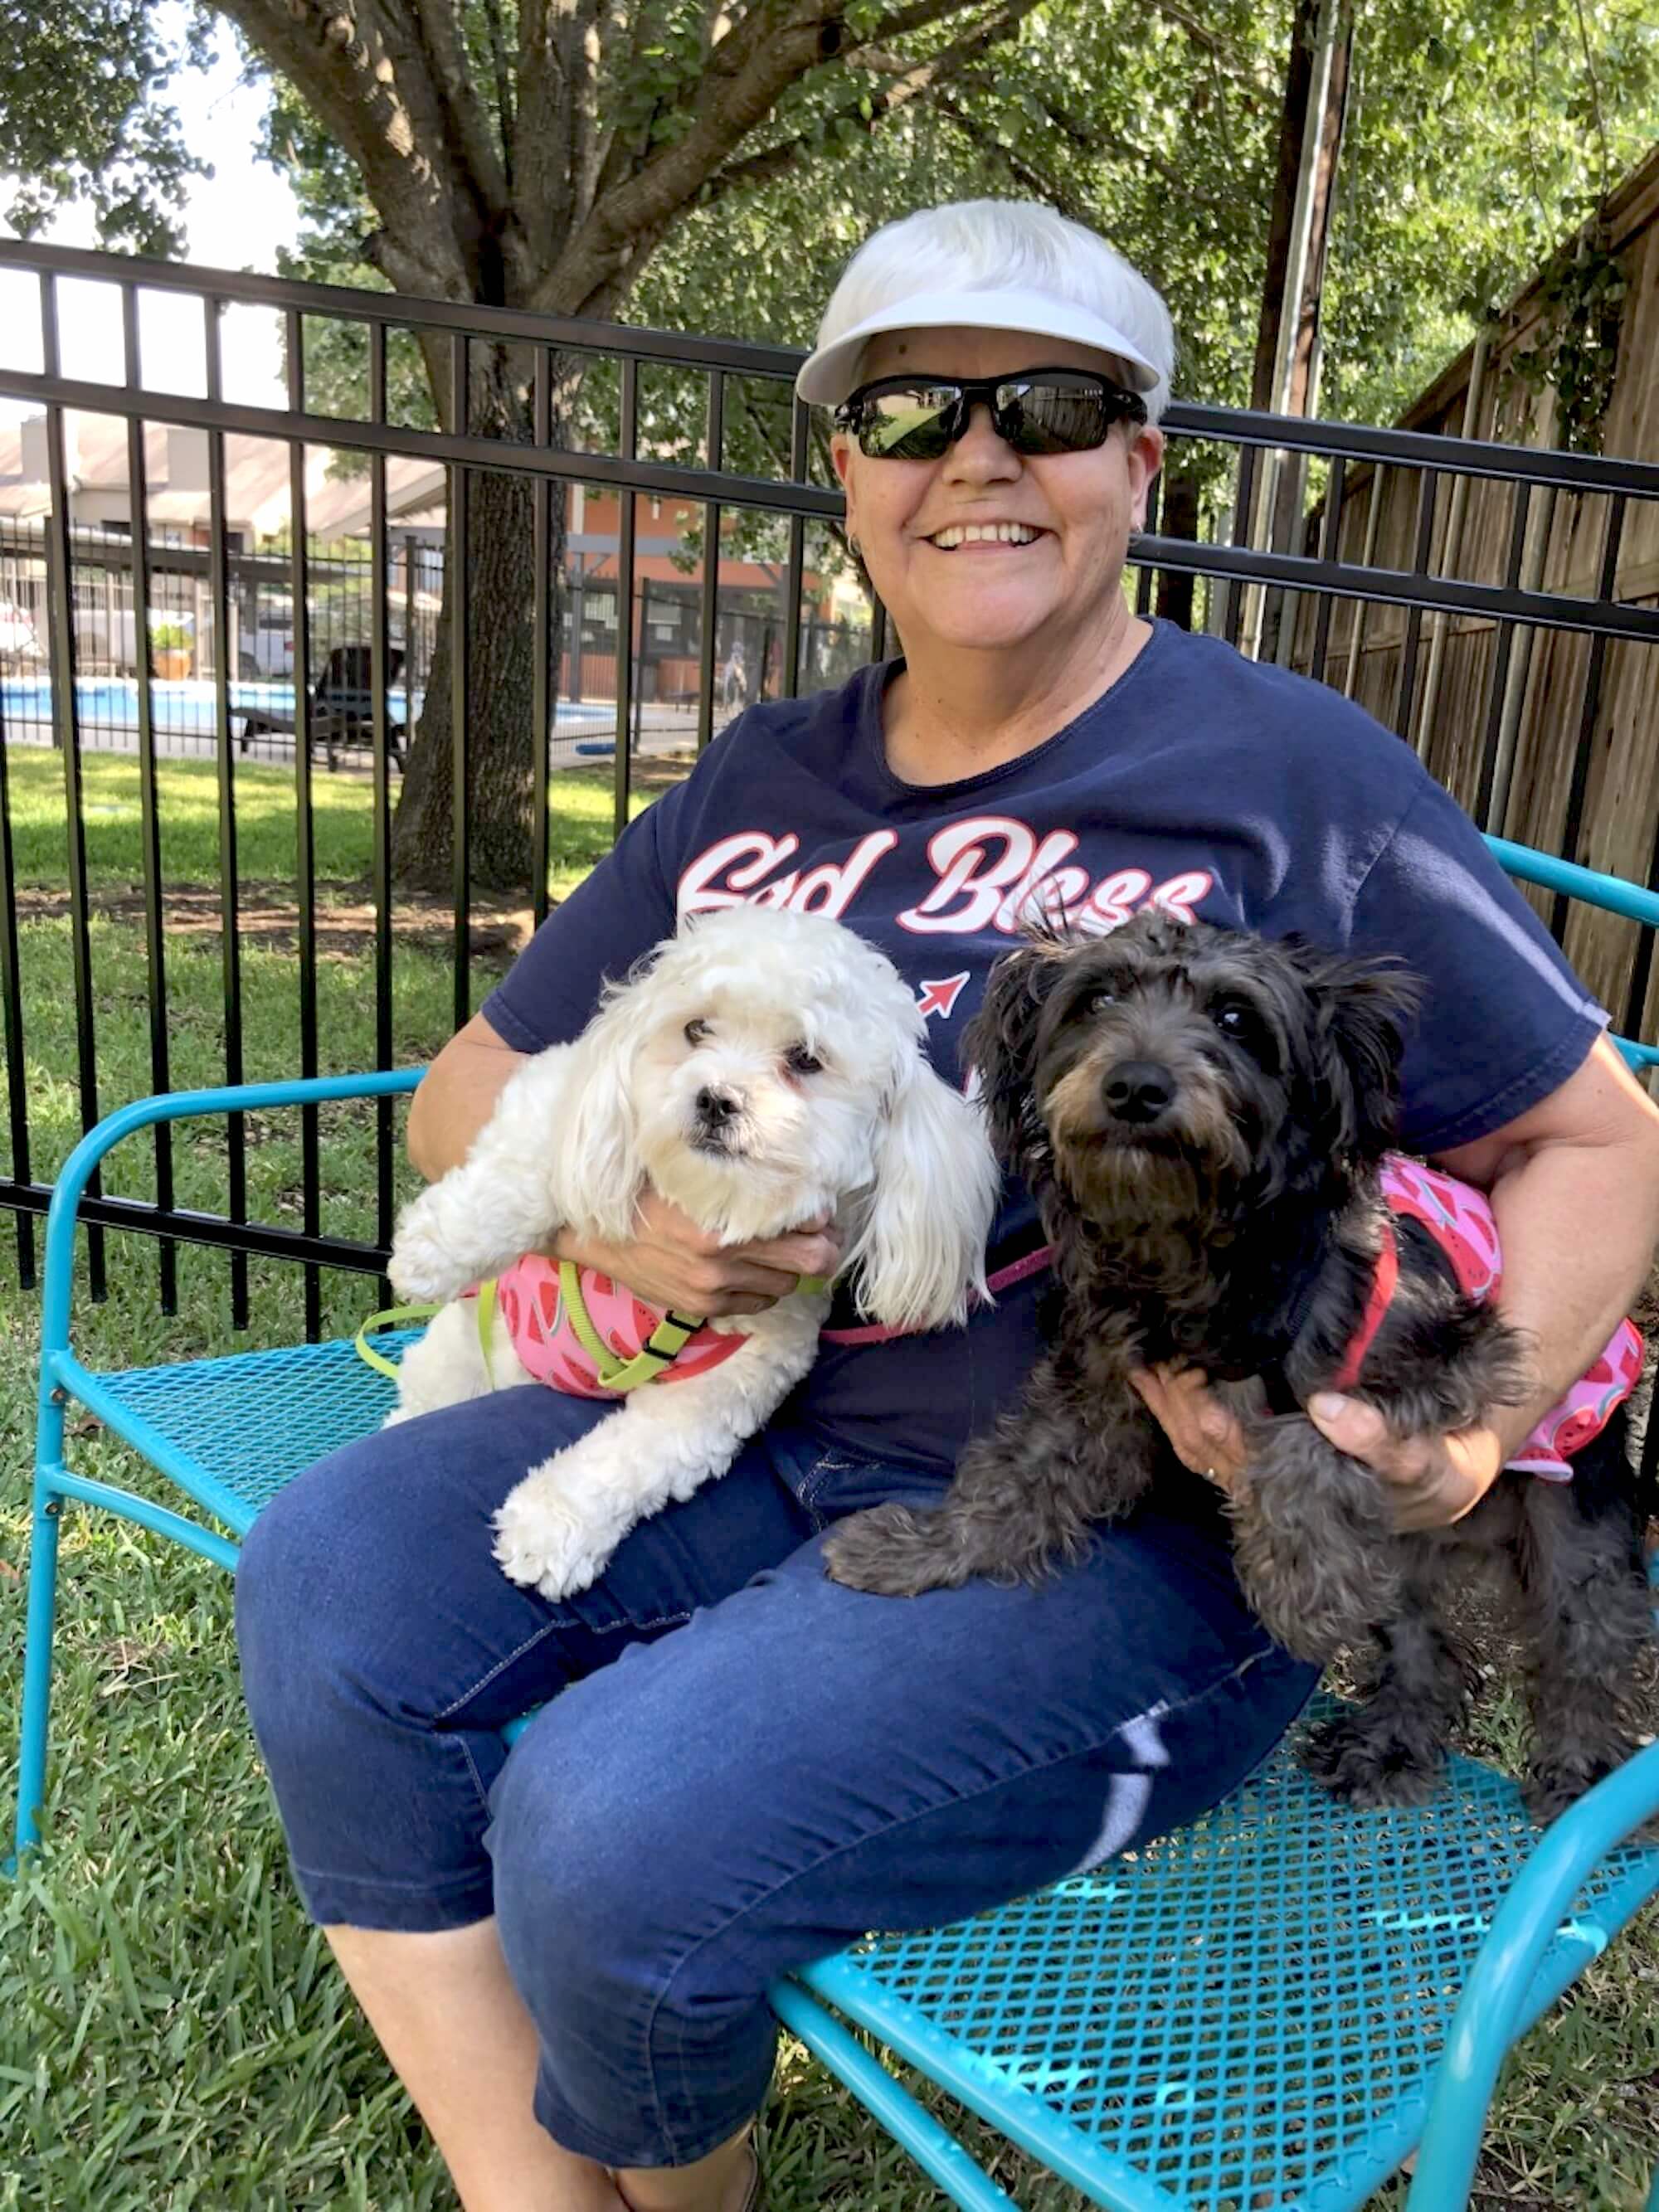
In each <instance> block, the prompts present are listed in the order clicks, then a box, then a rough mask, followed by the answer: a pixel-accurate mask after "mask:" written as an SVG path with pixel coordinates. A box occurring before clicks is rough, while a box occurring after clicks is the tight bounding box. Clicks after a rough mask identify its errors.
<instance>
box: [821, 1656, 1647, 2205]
mask: <svg viewBox="0 0 1659 2212" xmlns="http://www.w3.org/2000/svg"><path fill="white" fill-rule="evenodd" d="M1335 1710H1337V1707H1336V1706H1335V1705H1334V1701H1333V1700H1331V1699H1321V1700H1320V1701H1319V1702H1318V1705H1316V1708H1315V1713H1314V1717H1318V1715H1319V1713H1320V1711H1325V1712H1330V1711H1335ZM1537 1841H1538V1830H1537V1828H1536V1827H1535V1826H1534V1824H1533V1822H1532V1820H1530V1819H1529V1818H1528V1814H1527V1812H1526V1810H1525V1808H1524V1807H1523V1806H1522V1802H1521V1798H1520V1795H1519V1793H1518V1791H1517V1790H1516V1789H1515V1787H1514V1785H1513V1784H1510V1782H1508V1781H1506V1780H1505V1779H1504V1778H1503V1777H1502V1776H1501V1775H1498V1774H1496V1773H1494V1772H1493V1771H1492V1769H1490V1768H1489V1767H1486V1766H1484V1765H1481V1764H1480V1763H1479V1762H1478V1761H1477V1760H1474V1759H1456V1760H1455V1761H1454V1762H1453V1763H1452V1771H1451V1776H1450V1780H1449V1786H1448V1787H1447V1788H1445V1789H1443V1790H1440V1791H1439V1792H1438V1793H1437V1796H1435V1798H1434V1801H1433V1802H1432V1803H1431V1805H1429V1806H1428V1807H1426V1808H1424V1809H1423V1810H1420V1811H1412V1812H1403V1811H1395V1812H1387V1813H1354V1812H1351V1811H1348V1810H1346V1808H1342V1807H1340V1806H1338V1805H1335V1804H1334V1802H1332V1800H1331V1799H1330V1798H1329V1797H1328V1796H1326V1794H1325V1793H1324V1792H1323V1791H1322V1790H1318V1789H1316V1787H1315V1786H1314V1784H1311V1783H1310V1781H1309V1780H1308V1779H1307V1778H1306V1777H1305V1776H1304V1774H1303V1773H1302V1771H1301V1770H1300V1768H1299V1767H1298V1765H1297V1762H1296V1759H1295V1756H1294V1753H1293V1752H1292V1751H1291V1749H1290V1747H1288V1745H1287V1746H1283V1747H1280V1749H1279V1752H1278V1753H1276V1754H1275V1756H1274V1757H1273V1759H1272V1760H1271V1761H1270V1762H1269V1763H1268V1764H1267V1765H1266V1766H1265V1767H1264V1768H1263V1769H1262V1770H1261V1771H1260V1772H1259V1773H1258V1774H1257V1775H1256V1776H1255V1778H1253V1779H1252V1780H1250V1781H1249V1782H1248V1783H1246V1784H1244V1785H1243V1787H1242V1788H1241V1789H1239V1790H1236V1791H1235V1792H1234V1793H1233V1795H1232V1796H1231V1797H1229V1798H1228V1799H1227V1800H1226V1801H1225V1803H1223V1804H1222V1805H1220V1806H1218V1808H1216V1810H1215V1811H1214V1812H1213V1813H1212V1814H1209V1815H1208V1817H1207V1818H1206V1819H1204V1820H1200V1821H1198V1822H1197V1823H1195V1824H1194V1826H1192V1827H1190V1828H1188V1829H1185V1830H1182V1831H1181V1832H1178V1833H1176V1834H1175V1835H1173V1836H1170V1837H1167V1838H1164V1840H1163V1841H1162V1842H1160V1843H1158V1844H1153V1845H1152V1846H1151V1847H1150V1848H1148V1849H1146V1850H1141V1851H1139V1852H1136V1853H1135V1854H1134V1855H1133V1857H1125V1858H1121V1859H1118V1860H1115V1861H1114V1862H1113V1863H1111V1864H1110V1865H1109V1866H1107V1867H1103V1868H1102V1869H1101V1870H1100V1871H1099V1872H1098V1873H1097V1874H1090V1875H1082V1876H1080V1877H1079V1878H1077V1879H1076V1880H1073V1881H1066V1882H1061V1883H1060V1884H1059V1885H1058V1886H1056V1887H1054V1888H1052V1889H1048V1890H1045V1891H1042V1892H1039V1893H1037V1894H1036V1895H1035V1896H1032V1897H1029V1898H1025V1899H1022V1900H1021V1901H1020V1902H1019V1903H1018V1904H1015V1905H1006V1906H1004V1907H1002V1908H1000V1910H999V1911H994V1912H991V1913H987V1914H985V1915H984V1916H982V1917H981V1918H979V1919H976V1920H971V1921H966V1922H963V1923H960V1924H959V1925H957V1926H956V1927H953V1928H945V1929H937V1930H934V1931H933V1932H932V1933H929V1934H926V1935H921V1936H883V1937H876V1938H872V1939H871V1940H870V1941H869V1942H865V1943H861V1944H858V1945H855V1946H854V1948H852V1949H850V1950H848V1951H847V1952H844V1953H843V1954H841V1955H840V1956H839V1957H837V1958H835V1959H830V1960H825V1961H824V1962H823V1964H821V1965H819V1966H811V1967H809V1968H807V1969H806V1970H805V1972H803V1973H802V1975H801V1976H800V1978H801V1979H802V1980H803V1981H805V1982H806V1983H807V1984H810V1986H811V1988H812V1989H813V1990H816V1991H817V1993H818V1995H819V1996H822V1997H823V1998H824V1999H825V2000H826V2001H827V2002H829V2003H830V2004H832V2005H834V2006H835V2008H836V2010H837V2011H838V2012H840V2013H842V2014H843V2015H846V2016H848V2018H851V2019H853V2020H855V2021H858V2022H860V2024H861V2025H862V2026H864V2027H868V2028H870V2029H872V2031H873V2032H874V2033H875V2034H876V2035H877V2036H878V2038H879V2039H881V2041H883V2042H884V2043H885V2044H887V2045H890V2047H891V2048H892V2049H894V2050H896V2051H899V2052H901V2053H902V2055H903V2056H904V2057H907V2058H909V2059H911V2060H912V2061H913V2062H914V2063H916V2064H918V2065H919V2066H921V2067H922V2068H923V2069H924V2070H926V2071H927V2073H929V2074H932V2075H934V2076H935V2078H937V2079H938V2080H939V2081H942V2082H944V2083H945V2085H946V2086H947V2087H950V2088H951V2090H952V2091H953V2092H954V2093H955V2094H957V2096H959V2097H960V2098H961V2099H962V2100H963V2102H964V2103H966V2104H968V2105H970V2106H973V2107H974V2108H975V2110H976V2111H978V2112H981V2114H982V2115H983V2116H984V2117H986V2118H990V2119H994V2120H995V2121H996V2122H997V2124H999V2125H1000V2126H1001V2127H1003V2128H1004V2129H1005V2130H1006V2132H1007V2133H1009V2134H1010V2135H1012V2136H1014V2138H1015V2139H1016V2140H1017V2141H1019V2142H1024V2144H1025V2145H1026V2147H1027V2148H1032V2149H1035V2150H1037V2151H1039V2153H1040V2154H1041V2156H1042V2158H1043V2159H1044V2160H1046V2161H1047V2162H1048V2164H1049V2165H1051V2166H1054V2168H1055V2170H1056V2171H1057V2172H1060V2173H1061V2174H1063V2175H1064V2176H1065V2177H1066V2179H1068V2180H1069V2181H1071V2182H1072V2183H1073V2185H1075V2186H1077V2187H1079V2188H1080V2189H1083V2190H1085V2191H1087V2192H1088V2193H1089V2194H1090V2195H1091V2196H1093V2197H1097V2199H1098V2201H1100V2202H1102V2203H1126V2204H1133V2205H1145V2206H1147V2207H1152V2206H1160V2207H1167V2206H1170V2205H1176V2204H1179V2205H1182V2206H1190V2207H1193V2208H1195V2212H1252V2208H1255V2207H1257V2206H1267V2205H1272V2206H1274V2207H1277V2208H1281V2209H1282V2212H1289V2208H1292V2207H1294V2208H1297V2212H1334V2208H1336V2207H1339V2206H1342V2207H1352V2206H1353V2205H1356V2204H1358V2203H1362V2202H1363V2201H1364V2197H1366V2195H1367V2194H1369V2192H1370V2191H1371V2190H1372V2189H1374V2188H1376V2187H1377V2186H1380V2185H1381V2184H1382V2183H1383V2180H1385V2179H1386V2178H1387V2177H1388V2175H1389V2173H1390V2172H1392V2171H1393V2170H1394V2169H1395V2166H1397V2165H1398V2164H1399V2162H1400V2160H1401V2158H1402V2157H1404V2155H1405V2154H1406V2153H1407V2150H1409V2148H1411V2146H1412V2144H1413V2142H1415V2141H1416V2139H1417V2136H1418V2134H1419V2131H1420V2129H1421V2125H1422V2121H1423V2117H1424V2112H1425V2108H1426V2105H1427V2096H1428V2087H1429V2077H1430V2076H1431V2074H1432V2071H1433V2069H1434V2067H1435V2065H1436V2063H1437V2061H1438V2059H1439V2057H1440V2053H1441V2050H1442V2048H1443V2045H1444V2041H1445V2035H1446V2030H1447V2027H1448V2025H1449V2021H1450V2019H1451V2015H1452V2013H1453V2011H1454V2010H1455V2007H1456V2004H1457V2000H1458V1997H1459V1996H1460V1994H1461V1992H1462V1987H1463V1984H1464V1982H1465V1981H1466V1979H1467V1978H1468V1972H1469V1968H1470V1966H1471V1965H1472V1963H1473V1961H1474V1954H1475V1953H1476V1951H1477V1950H1478V1949H1479V1948H1480V1942H1481V1939H1482V1938H1483V1936H1485V1935H1486V1931H1487V1929H1488V1928H1489V1927H1490V1925H1491V1920H1492V1913H1493V1911H1495V1909H1496V1907H1497V1905H1498V1901H1499V1899H1501V1898H1502V1896H1503V1894H1504V1891H1505V1890H1506V1889H1507V1888H1508V1887H1509V1886H1510V1882H1511V1881H1513V1879H1514V1877H1515V1876H1516V1874H1517V1873H1518V1872H1519V1870H1520V1868H1521V1865H1522V1862H1523V1860H1524V1859H1525V1858H1526V1857H1528V1854H1529V1853H1530V1852H1531V1851H1532V1850H1533V1849H1534V1847H1535V1845H1536V1844H1537ZM1656 1880H1659V1854H1656V1853H1655V1852H1653V1851H1650V1850H1638V1849H1626V1850H1615V1851H1613V1852H1612V1853H1611V1854H1609V1856H1608V1857H1607V1858H1606V1859H1605V1860H1603V1862H1602V1863H1601V1866H1600V1867H1599V1868H1598V1869H1596V1870H1595V1873H1594V1874H1593V1875H1591V1877H1590V1879H1589V1881H1588V1882H1587V1883H1586V1884H1585V1886H1584V1887H1583V1891H1582V1892H1581V1893H1580V1895H1579V1897H1578V1899H1577V1900H1576V1902H1575V1904H1574V1906H1573V1908H1572V1911H1571V1913H1570V1914H1569V1916H1568V1917H1567V1918H1566V1920H1565V1923H1563V1925H1562V1927H1561V1929H1560V1932H1559V1934H1558V1935H1557V1936H1556V1938H1555V1940H1554V1942H1553V1943H1552V1944H1551V1946H1550V1948H1549V1950H1548V1951H1547V1954H1546V1956H1545V1959H1544V1960H1543V1963H1542V1965H1541V1967H1540V1969H1539V1972H1538V1973H1537V1975H1536V1977H1535V1978H1534V1983H1533V1985H1532V1988H1531V1990H1530V1991H1529V1993H1528V2000H1527V2012H1526V2018H1527V2020H1528V2022H1530V2021H1532V2020H1533V2019H1535V2018H1536V2017H1537V2016H1538V2015H1539V2014H1540V2013H1541V2012H1542V2011H1543V2010H1544V2009H1545V2008H1546V2007H1547V2005H1548V2004H1549V2003H1550V2002H1552V2001H1553V1998H1554V1997H1555V1996H1558V1995H1559V1992H1560V1991H1561V1990H1563V1989H1564V1988H1565V1986H1566V1984H1568V1983H1569V1982H1570V1981H1571V1979H1572V1978H1573V1976H1574V1975H1575V1974H1577V1972H1579V1971H1580V1970H1581V1969H1582V1967H1583V1965H1584V1963H1585V1961H1586V1960H1587V1958H1589V1957H1592V1956H1594V1955H1595V1954H1596V1953H1597V1952H1599V1951H1601V1949H1602V1948H1604V1947H1605V1946H1606V1945H1607V1942H1610V1941H1611V1939H1612V1937H1613V1936H1614V1935H1615V1934H1616V1933H1617V1931H1618V1930H1619V1929H1620V1927H1621V1926H1622V1925H1623V1924H1624V1923H1625V1922H1626V1920H1627V1919H1628V1918H1629V1917H1630V1916H1631V1914H1632V1912H1633V1911H1635V1910H1636V1909H1637V1907H1638V1905H1640V1904H1641V1902H1642V1900H1643V1899H1644V1896H1646V1895H1648V1894H1650V1893H1651V1892H1652V1890H1653V1888H1654V1887H1655V1885H1656Z"/></svg>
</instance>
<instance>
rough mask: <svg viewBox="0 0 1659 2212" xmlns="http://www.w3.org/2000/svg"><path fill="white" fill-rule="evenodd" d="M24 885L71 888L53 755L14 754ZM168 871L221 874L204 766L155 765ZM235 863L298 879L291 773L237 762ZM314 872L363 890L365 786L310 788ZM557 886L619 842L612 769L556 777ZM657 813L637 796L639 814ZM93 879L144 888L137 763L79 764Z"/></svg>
mask: <svg viewBox="0 0 1659 2212" xmlns="http://www.w3.org/2000/svg"><path fill="white" fill-rule="evenodd" d="M6 775H7V780H8V782H9V787H10V795H11V818H12V838H13V846H14V853H15V866H16V873H17V880H18V882H19V883H20V884H37V885H40V886H43V887H45V888H46V889H49V890H54V891H61V890H63V889H64V885H65V884H66V883H67V882H68V866H69V862H68V843H67V821H68V813H67V808H66V805H65V801H64V758H63V755H62V754H61V753H58V752H56V751H54V750H51V749H49V748H46V747H36V746H32V745H14V746H12V747H10V748H9V750H8V752H7V755H6ZM155 785H156V814H157V817H158V819H159V821H160V823H161V873H162V878H163V880H164V882H166V883H167V884H212V883H215V882H216V881H217V879H218V875H219V786H218V778H217V773H216V769H215V766H214V763H212V762H211V761H207V760H165V761H160V762H158V763H156V769H155ZM235 787H236V847H237V850H236V860H237V870H238V873H239V875H240V878H241V879H242V881H244V882H245V883H246V882H250V881H251V882H258V883H289V884H291V883H293V882H294V880H295V837H296V809H295V779H294V773H293V771H292V769H286V768H271V767H267V766H265V765H264V763H258V762H252V761H242V760H239V761H238V762H237V763H236V773H235ZM311 788H312V810H311V811H312V822H313V839H314V846H315V854H316V859H315V867H316V872H317V874H318V876H319V878H325V879H329V880H331V881H332V882H334V883H336V884H338V883H356V884H360V885H366V884H367V883H368V876H369V872H370V869H371V868H372V866H373V864H374V796H373V792H372V789H371V787H370V785H369V783H368V780H367V778H365V777H362V776H358V775H350V776H349V775H325V774H323V773H322V772H321V770H320V769H319V771H318V772H317V773H316V774H315V775H313V778H312V786H311ZM552 791H553V798H552V804H551V807H550V830H549V881H550V885H551V887H552V889H553V890H554V891H555V892H558V891H561V890H568V888H569V887H570V886H571V885H572V884H575V883H577V882H579V881H580V878H582V877H583V876H584V875H585V874H586V872H587V871H588V869H589V868H591V867H592V865H593V863H594V861H595V860H598V859H599V857H600V855H601V854H603V853H605V852H606V851H608V850H609V848H610V844H611V820H612V810H611V776H610V772H609V770H608V769H606V770H601V769H566V770H563V771H562V772H561V773H560V774H559V775H556V776H555V777H554V778H553V779H552ZM647 803H648V794H647V793H641V792H637V791H636V792H635V812H637V811H639V809H640V807H641V806H642V805H646V804H647ZM82 816H83V818H84V821H85V824H86V840H87V878H88V883H89V884H91V886H92V887H93V888H94V890H111V889H119V888H123V887H125V886H130V885H131V886H137V884H140V883H141V882H142V881H143V842H142V836H141V832H142V827H143V817H142V812H141V808H140V803H139V781H138V763H137V757H135V756H133V755H131V754H126V753H88V754H86V755H85V756H84V757H83V758H82Z"/></svg>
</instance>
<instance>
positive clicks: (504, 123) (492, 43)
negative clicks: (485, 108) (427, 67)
mask: <svg viewBox="0 0 1659 2212" xmlns="http://www.w3.org/2000/svg"><path fill="white" fill-rule="evenodd" d="M484 22H485V24H486V26H487V27H488V30H489V65H490V70H491V73H492V74H493V76H495V116H496V120H497V122H498V123H499V125H500V126H501V148H502V157H503V158H502V166H503V167H504V168H505V170H506V172H507V188H508V190H509V191H510V190H511V189H512V185H513V79H512V76H511V74H510V73H509V71H508V70H507V33H506V30H505V27H503V25H502V22H501V0H484Z"/></svg>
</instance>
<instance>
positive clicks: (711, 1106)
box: [697, 1085, 738, 1129]
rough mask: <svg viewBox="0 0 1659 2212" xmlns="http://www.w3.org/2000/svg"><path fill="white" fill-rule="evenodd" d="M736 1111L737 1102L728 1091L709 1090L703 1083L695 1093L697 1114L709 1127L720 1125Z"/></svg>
mask: <svg viewBox="0 0 1659 2212" xmlns="http://www.w3.org/2000/svg"><path fill="white" fill-rule="evenodd" d="M737 1111H738V1102H737V1100H736V1099H735V1098H733V1097H732V1095H731V1093H730V1092H729V1091H711V1090H709V1089H708V1085H704V1086H703V1088H702V1090H701V1091H698V1093H697V1116H698V1119H699V1120H700V1121H702V1122H704V1123H705V1124H706V1125H707V1126H708V1127H709V1128H711V1129H718V1128H720V1127H723V1126H724V1125H725V1124H726V1122H727V1121H731V1119H732V1116H733V1115H735V1114H736V1113H737Z"/></svg>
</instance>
